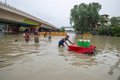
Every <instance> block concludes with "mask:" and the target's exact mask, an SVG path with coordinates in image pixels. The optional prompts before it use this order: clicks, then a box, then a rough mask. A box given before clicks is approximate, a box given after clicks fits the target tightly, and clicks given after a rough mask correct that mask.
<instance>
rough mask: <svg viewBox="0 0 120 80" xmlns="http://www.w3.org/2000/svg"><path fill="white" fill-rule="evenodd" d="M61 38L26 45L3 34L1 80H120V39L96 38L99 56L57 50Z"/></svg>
mask: <svg viewBox="0 0 120 80" xmlns="http://www.w3.org/2000/svg"><path fill="white" fill-rule="evenodd" d="M70 35H71V36H70V38H71V40H72V41H75V42H76V40H77V39H78V38H79V37H80V36H78V35H75V34H70ZM61 38H62V37H52V40H48V38H43V37H40V42H39V43H34V40H33V36H32V38H31V41H30V42H29V43H25V42H24V39H23V37H22V35H2V34H0V80H120V43H119V42H120V38H117V37H106V36H93V37H92V38H91V41H92V44H94V45H96V47H97V49H96V50H97V55H84V54H76V53H74V52H69V51H68V50H67V47H65V48H58V47H57V46H58V44H57V43H58V41H59V40H60V39H61ZM15 39H18V41H17V42H15V41H14V40H15Z"/></svg>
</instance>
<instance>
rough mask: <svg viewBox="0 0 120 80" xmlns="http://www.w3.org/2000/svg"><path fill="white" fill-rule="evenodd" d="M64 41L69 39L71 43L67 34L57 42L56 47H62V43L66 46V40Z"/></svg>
mask: <svg viewBox="0 0 120 80" xmlns="http://www.w3.org/2000/svg"><path fill="white" fill-rule="evenodd" d="M66 41H69V42H70V43H71V44H73V43H72V42H71V41H70V40H69V35H67V36H66V37H65V38H63V39H61V40H60V41H59V43H58V47H61V46H62V47H64V46H65V45H64V43H65V44H66V45H67V46H68V44H67V42H66Z"/></svg>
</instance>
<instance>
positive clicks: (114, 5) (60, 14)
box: [0, 0, 120, 27]
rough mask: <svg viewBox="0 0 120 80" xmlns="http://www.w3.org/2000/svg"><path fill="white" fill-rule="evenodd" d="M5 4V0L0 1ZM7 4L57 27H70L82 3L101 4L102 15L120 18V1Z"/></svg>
mask: <svg viewBox="0 0 120 80" xmlns="http://www.w3.org/2000/svg"><path fill="white" fill-rule="evenodd" d="M0 1H2V2H5V0H0ZM6 1H7V4H9V5H12V6H14V7H16V8H18V9H21V10H23V11H25V12H27V13H29V14H32V15H34V16H36V17H38V18H40V19H42V20H45V21H47V22H49V23H51V24H53V25H55V26H57V27H61V26H70V24H69V22H70V21H69V17H70V10H71V8H73V6H74V5H76V4H80V3H87V4H88V3H91V2H99V3H100V4H101V5H102V9H101V10H100V14H109V15H110V17H112V16H120V9H119V5H120V0H6Z"/></svg>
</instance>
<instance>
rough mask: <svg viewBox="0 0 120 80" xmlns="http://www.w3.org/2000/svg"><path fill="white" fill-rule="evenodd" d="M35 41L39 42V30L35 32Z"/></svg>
mask: <svg viewBox="0 0 120 80" xmlns="http://www.w3.org/2000/svg"><path fill="white" fill-rule="evenodd" d="M34 41H35V43H38V42H39V34H38V32H34Z"/></svg>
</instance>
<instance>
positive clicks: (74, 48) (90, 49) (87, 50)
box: [68, 45, 96, 54]
mask: <svg viewBox="0 0 120 80" xmlns="http://www.w3.org/2000/svg"><path fill="white" fill-rule="evenodd" d="M95 48H96V46H94V45H90V47H88V48H87V47H81V46H77V45H69V46H68V50H69V51H73V52H76V53H81V54H87V53H88V54H92V53H94V50H95Z"/></svg>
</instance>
